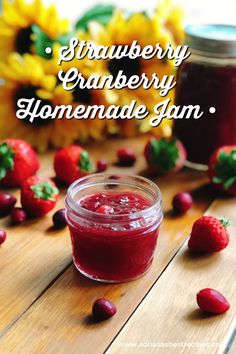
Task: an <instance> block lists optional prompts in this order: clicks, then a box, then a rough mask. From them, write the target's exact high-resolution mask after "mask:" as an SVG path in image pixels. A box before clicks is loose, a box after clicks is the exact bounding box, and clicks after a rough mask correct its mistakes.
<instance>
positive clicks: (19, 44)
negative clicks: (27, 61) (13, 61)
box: [15, 26, 33, 54]
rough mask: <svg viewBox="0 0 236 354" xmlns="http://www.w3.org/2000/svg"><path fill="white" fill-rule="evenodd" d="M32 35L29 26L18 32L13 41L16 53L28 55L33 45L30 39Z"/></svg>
mask: <svg viewBox="0 0 236 354" xmlns="http://www.w3.org/2000/svg"><path fill="white" fill-rule="evenodd" d="M32 33H33V31H32V29H31V26H29V27H26V28H22V29H21V30H19V32H18V33H17V35H16V39H15V48H16V51H17V52H18V53H20V54H25V53H29V51H30V47H31V44H32V43H33V41H32V39H31V35H32Z"/></svg>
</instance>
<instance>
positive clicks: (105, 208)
mask: <svg viewBox="0 0 236 354" xmlns="http://www.w3.org/2000/svg"><path fill="white" fill-rule="evenodd" d="M112 212H113V208H112V207H110V206H109V205H101V206H99V207H98V208H97V209H96V213H99V214H105V215H109V214H111V213H112Z"/></svg>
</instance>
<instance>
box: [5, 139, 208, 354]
mask: <svg viewBox="0 0 236 354" xmlns="http://www.w3.org/2000/svg"><path fill="white" fill-rule="evenodd" d="M144 143H145V139H144V138H140V139H138V140H137V139H133V140H131V142H130V141H129V146H131V147H133V148H134V149H135V151H136V153H137V154H138V155H139V156H140V158H139V159H138V163H137V164H136V165H135V167H133V168H127V169H120V168H118V167H116V166H114V165H111V167H110V170H112V171H114V172H115V171H118V170H119V171H120V170H121V171H122V172H126V173H139V174H143V175H147V174H146V172H145V163H144V159H143V157H142V151H143V146H144ZM126 144H127V143H126ZM124 145H125V141H122V140H119V141H117V140H115V141H112V142H105V143H103V144H101V145H100V146H99V147H96V149H95V148H94V147H93V146H90V147H88V150H89V151H90V153H91V154H92V156H93V157H94V159H96V158H98V157H100V158H101V156H103V157H106V158H108V160H109V161H110V162H115V161H116V149H117V148H118V147H119V146H124ZM44 160H45V161H44V163H43V174H47V175H51V173H52V171H51V168H49V166H50V164H51V163H50V161H51V160H52V156H50V155H49V156H47V157H45V158H44ZM155 181H156V182H157V183H158V184H159V186H160V187H161V189H162V191H163V199H164V206H165V222H164V224H163V227H162V230H161V233H160V238H159V242H158V247H157V250H156V256H155V259H154V263H153V266H152V268H151V271H150V272H149V273H148V274H147V275H146V276H145V277H143V278H141V279H139V280H137V281H134V282H130V283H126V284H120V285H106V284H98V283H96V282H93V281H90V280H88V279H86V278H84V277H82V276H80V274H79V273H78V272H77V271H76V270H75V269H74V267H73V266H71V267H70V268H69V269H68V270H67V271H66V272H65V273H63V274H62V275H61V276H60V277H59V279H58V280H57V281H56V282H55V283H54V284H52V286H49V285H50V284H51V282H52V281H53V280H54V279H56V278H57V277H58V275H60V273H61V272H62V270H64V269H66V268H67V266H68V264H69V263H70V259H71V258H70V242H69V239H68V232H67V231H61V232H60V233H59V234H58V233H52V234H50V233H49V234H47V232H45V231H46V230H47V229H48V227H49V225H50V223H51V216H49V217H47V218H45V219H43V220H39V221H38V222H36V223H35V224H32V225H31V223H30V224H29V225H25V226H21V227H20V228H19V227H15V228H10V231H9V232H10V233H11V235H12V236H11V240H10V241H9V243H8V245H7V244H6V248H5V247H4V248H3V247H2V249H1V252H2V257H1V262H2V264H4V263H5V267H4V268H3V269H2V271H1V278H0V279H1V280H2V282H3V284H4V292H1V297H2V300H1V305H0V306H1V310H2V312H1V313H2V321H1V326H2V330H3V329H4V328H5V329H6V327H7V326H8V328H7V329H8V330H7V331H6V333H4V335H3V336H2V339H1V341H0V346H1V348H2V350H3V352H4V351H5V352H7V351H8V350H9V349H11V350H12V352H13V353H20V352H24V353H55V352H58V353H66V352H67V351H68V352H70V353H78V347H80V348H83V349H82V353H91V351H93V352H94V353H101V352H103V351H104V350H105V349H106V347H107V346H108V345H109V344H110V342H111V341H112V339H113V338H114V336H115V335H116V334H117V333H118V332H119V330H120V328H121V327H122V326H123V325H124V323H125V322H126V321H127V319H128V318H129V316H131V315H132V313H133V311H134V310H135V309H136V307H137V306H138V305H139V303H140V302H141V301H142V299H143V298H144V296H145V295H146V294H147V292H148V291H149V289H150V288H151V287H152V285H153V284H154V283H155V281H156V279H157V278H158V276H159V275H160V274H161V273H162V272H163V270H164V269H165V267H166V266H167V265H168V263H169V262H170V260H171V259H172V257H173V256H174V255H175V253H176V252H177V250H178V248H179V247H180V246H181V244H182V242H183V241H184V239H185V238H186V237H187V236H188V232H189V230H190V226H191V224H192V222H193V221H194V220H195V219H196V218H197V217H198V216H199V215H201V214H202V213H203V212H204V211H205V210H206V208H207V206H208V205H209V203H210V201H211V199H212V192H211V190H210V189H209V188H208V186H207V185H206V182H207V178H206V176H205V174H203V173H196V172H193V171H189V170H186V171H182V172H181V173H179V174H177V175H174V176H168V177H162V178H159V179H158V180H157V179H155ZM183 190H188V191H191V192H192V193H193V195H194V198H195V206H194V208H193V209H192V210H191V211H190V212H189V213H187V214H186V215H185V216H182V217H175V216H174V215H173V214H172V212H171V200H172V197H173V195H174V194H175V193H177V192H179V191H183ZM16 237H17V239H18V240H19V239H20V240H21V242H17V243H16V241H15V238H16ZM22 238H24V239H23V241H22ZM9 239H10V237H9ZM14 255H17V257H16V256H14ZM13 256H14V257H13ZM13 258H14V262H13ZM15 269H16V270H17V271H14V270H15ZM16 273H17V276H15V275H16ZM13 275H14V276H13ZM9 278H10V280H9ZM47 287H49V288H48V289H47V290H46V291H45V289H46V288H47ZM44 291H45V292H44ZM43 292H44V293H43ZM42 293H43V295H42V296H41V294H42ZM98 297H107V298H109V299H111V300H112V301H114V302H115V303H116V305H117V307H118V313H117V315H116V316H115V318H113V319H112V322H111V321H108V322H106V323H100V324H98V323H93V321H92V320H91V318H90V316H89V314H90V312H91V306H92V303H93V301H94V300H95V299H96V298H98ZM37 298H39V299H38V301H36V302H35V300H36V299H37ZM6 299H7V300H6ZM16 319H17V321H16V322H15V323H14V325H12V326H11V323H13V322H14V321H15V320H16Z"/></svg>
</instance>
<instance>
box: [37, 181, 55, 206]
mask: <svg viewBox="0 0 236 354" xmlns="http://www.w3.org/2000/svg"><path fill="white" fill-rule="evenodd" d="M31 189H32V191H33V192H34V198H36V199H43V200H52V201H54V200H55V195H57V194H58V193H59V190H58V189H57V188H56V187H54V186H53V185H52V184H51V183H50V182H49V181H47V180H46V181H45V182H39V183H37V184H35V185H33V186H31Z"/></svg>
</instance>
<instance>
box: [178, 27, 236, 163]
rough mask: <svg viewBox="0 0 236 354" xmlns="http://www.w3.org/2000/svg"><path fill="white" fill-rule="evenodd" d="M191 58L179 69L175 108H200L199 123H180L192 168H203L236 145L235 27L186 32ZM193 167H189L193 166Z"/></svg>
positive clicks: (187, 121) (191, 119)
mask: <svg viewBox="0 0 236 354" xmlns="http://www.w3.org/2000/svg"><path fill="white" fill-rule="evenodd" d="M185 32H186V41H185V44H187V45H188V46H189V51H190V52H191V55H190V56H189V57H188V59H186V60H185V61H184V62H183V64H182V65H181V66H180V67H179V69H178V74H177V87H176V99H175V104H176V105H181V106H183V105H200V107H201V111H203V112H204V113H203V115H202V117H200V118H199V119H193V118H189V119H184V118H183V119H177V120H176V121H175V125H174V133H175V134H176V135H177V136H178V137H179V138H180V139H181V140H182V142H183V143H184V145H185V147H186V148H187V152H188V161H189V162H190V163H191V164H192V166H193V167H200V168H201V167H204V165H205V164H207V162H208V159H209V157H210V155H211V154H212V153H213V151H214V150H215V149H216V148H218V147H220V146H222V145H230V144H236V26H230V25H193V26H188V27H187V28H186V31H185ZM191 164H190V165H191Z"/></svg>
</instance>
